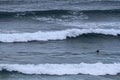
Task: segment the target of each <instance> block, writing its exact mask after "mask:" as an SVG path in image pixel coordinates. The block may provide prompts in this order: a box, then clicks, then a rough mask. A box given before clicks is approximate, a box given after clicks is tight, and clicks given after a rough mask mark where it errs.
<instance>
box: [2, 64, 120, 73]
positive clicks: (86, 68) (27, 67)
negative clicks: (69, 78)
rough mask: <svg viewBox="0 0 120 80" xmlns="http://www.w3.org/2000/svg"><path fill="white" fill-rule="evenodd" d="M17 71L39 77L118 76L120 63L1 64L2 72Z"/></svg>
mask: <svg viewBox="0 0 120 80" xmlns="http://www.w3.org/2000/svg"><path fill="white" fill-rule="evenodd" d="M2 70H6V71H9V72H12V71H17V72H19V73H23V74H39V75H41V74H42V75H44V74H45V75H46V74H47V75H77V74H89V75H106V74H109V75H117V74H118V73H120V63H113V64H103V63H93V64H88V63H80V64H38V65H34V64H0V71H2Z"/></svg>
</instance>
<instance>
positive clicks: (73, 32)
mask: <svg viewBox="0 0 120 80" xmlns="http://www.w3.org/2000/svg"><path fill="white" fill-rule="evenodd" d="M90 33H94V34H103V35H112V36H117V35H119V34H120V30H117V29H67V30H61V31H44V32H43V31H38V32H34V33H11V34H5V33H1V34H0V42H29V41H49V40H64V39H67V38H75V37H78V36H80V35H83V34H90Z"/></svg>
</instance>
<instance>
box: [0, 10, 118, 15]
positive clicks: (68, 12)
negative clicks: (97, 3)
mask: <svg viewBox="0 0 120 80" xmlns="http://www.w3.org/2000/svg"><path fill="white" fill-rule="evenodd" d="M81 13H85V14H98V13H99V14H101V13H102V14H114V13H120V9H107V10H33V11H12V12H10V11H0V17H19V16H53V15H54V16H60V15H74V16H75V15H76V16H80V15H81Z"/></svg>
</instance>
